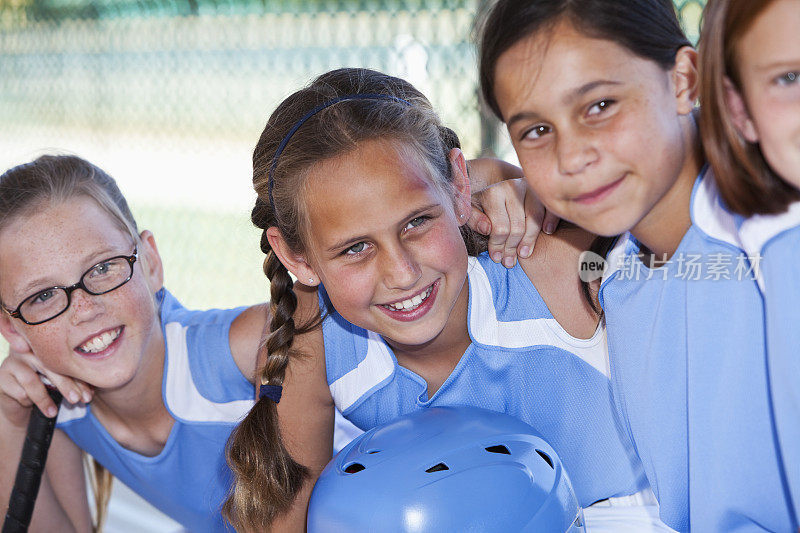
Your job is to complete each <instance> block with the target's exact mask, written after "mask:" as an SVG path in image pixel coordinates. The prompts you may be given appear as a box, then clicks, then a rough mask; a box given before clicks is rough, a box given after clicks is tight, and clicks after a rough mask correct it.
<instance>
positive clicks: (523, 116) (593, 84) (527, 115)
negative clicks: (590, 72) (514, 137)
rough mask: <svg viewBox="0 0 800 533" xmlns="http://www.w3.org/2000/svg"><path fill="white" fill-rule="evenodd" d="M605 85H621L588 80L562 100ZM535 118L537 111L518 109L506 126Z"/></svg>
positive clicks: (566, 100) (614, 82) (575, 97)
mask: <svg viewBox="0 0 800 533" xmlns="http://www.w3.org/2000/svg"><path fill="white" fill-rule="evenodd" d="M605 85H611V86H617V85H622V82H621V81H615V80H595V81H590V82H589V83H586V84H584V85H581V86H580V87H578V88H577V89H573V90H571V91H569V92H567V93H566V94H565V95H564V97H563V98H562V101H563V102H565V103H570V102H573V101H575V100H577V99H578V98H580V97H581V96H584V95H585V94H586V93H588V92H591V91H593V90H594V89H596V88H598V87H602V86H605ZM537 118H539V115H538V114H537V113H534V112H533V111H520V112H519V113H515V114H514V115H512V116H511V117H510V118H509V119H508V120H507V121H506V127H507V128H510V127H511V126H512V125H513V124H514V123H515V122H519V121H520V120H531V119H537Z"/></svg>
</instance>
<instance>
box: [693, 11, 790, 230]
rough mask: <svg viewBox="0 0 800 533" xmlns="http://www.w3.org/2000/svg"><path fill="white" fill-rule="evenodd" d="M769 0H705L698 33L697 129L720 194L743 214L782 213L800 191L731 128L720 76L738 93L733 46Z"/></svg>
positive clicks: (731, 119) (737, 71)
mask: <svg viewBox="0 0 800 533" xmlns="http://www.w3.org/2000/svg"><path fill="white" fill-rule="evenodd" d="M771 2H772V0H709V2H708V4H707V5H706V8H705V10H704V11H703V23H702V29H701V33H700V43H699V51H700V104H701V106H700V135H701V136H702V140H703V149H704V150H705V154H706V158H707V159H708V162H709V164H710V165H711V168H712V169H713V170H714V177H715V179H716V182H717V185H718V186H719V191H720V195H721V196H722V199H723V200H724V201H725V204H726V205H727V206H728V207H729V208H730V209H731V210H732V211H734V212H736V213H739V214H740V215H744V216H751V215H755V214H771V213H781V212H783V211H785V210H786V208H787V207H788V205H789V204H790V203H792V202H793V201H795V200H800V192H799V191H797V190H796V189H795V188H794V187H792V186H791V185H790V184H788V183H786V182H785V181H784V180H782V179H781V178H780V177H779V176H778V175H776V174H775V173H774V172H773V171H772V169H771V168H770V167H769V165H768V164H767V161H766V160H765V159H764V155H763V154H762V153H761V149H760V148H759V146H758V145H757V144H752V143H748V142H747V141H745V139H744V138H743V137H742V135H741V134H740V133H739V131H738V130H737V129H736V126H735V125H734V123H733V118H732V117H731V113H730V111H729V110H728V105H727V96H726V89H725V78H726V77H727V78H728V79H730V81H731V83H732V84H733V85H734V87H736V89H737V90H738V91H739V93H740V94H742V84H741V78H740V73H739V70H738V65H737V57H736V49H737V46H738V43H739V41H740V40H741V38H742V36H743V35H744V34H745V33H746V32H747V30H748V29H749V28H750V26H751V24H752V22H753V20H755V18H756V17H757V16H758V14H759V13H761V12H762V11H763V10H764V9H766V8H767V7H768V6H769V5H770V3H771Z"/></svg>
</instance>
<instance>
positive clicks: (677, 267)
mask: <svg viewBox="0 0 800 533" xmlns="http://www.w3.org/2000/svg"><path fill="white" fill-rule="evenodd" d="M691 216H692V225H691V227H690V228H689V230H688V231H687V232H686V234H685V235H684V237H683V239H682V240H681V242H680V245H679V246H678V249H677V250H676V252H675V254H674V255H673V256H672V257H671V258H670V261H669V262H668V263H667V264H666V265H664V266H662V267H660V268H655V269H649V268H647V267H645V266H644V264H642V262H641V261H640V259H639V256H638V254H639V251H640V245H639V243H638V242H637V241H636V240H635V239H633V238H632V237H631V236H630V235H626V236H624V237H623V238H621V239H620V242H619V243H618V244H617V246H616V247H615V248H614V250H613V251H612V252H611V254H610V255H609V258H608V260H609V267H610V270H609V271H608V272H607V273H606V276H605V278H604V280H603V283H602V286H601V292H600V298H601V303H602V305H603V307H604V309H605V313H606V321H607V328H608V345H609V353H610V356H611V373H612V382H613V385H614V395H615V398H616V400H617V401H618V403H619V406H620V411H621V413H622V415H623V419H624V421H625V423H626V426H627V430H628V431H629V432H630V435H631V437H632V439H633V442H634V444H635V446H636V450H637V452H638V454H639V457H640V458H641V460H642V463H643V464H644V468H645V470H646V472H647V476H648V478H649V480H650V484H651V485H652V487H653V490H654V492H655V494H656V496H657V498H658V500H659V503H660V505H661V517H662V519H663V520H664V522H666V523H667V524H668V525H670V526H671V527H673V528H675V529H677V530H680V531H688V530H689V529H691V530H692V531H699V532H706V531H712V532H713V531H725V532H728V531H763V530H770V531H790V530H791V516H790V512H789V506H788V504H787V500H786V492H785V490H784V486H783V481H782V479H783V471H782V468H781V462H780V457H779V455H778V453H777V451H776V442H775V439H774V425H773V417H772V408H771V401H770V397H769V392H768V391H769V388H768V376H767V368H766V354H765V332H764V320H763V305H762V298H761V294H760V292H759V290H758V285H757V283H756V281H755V273H754V272H753V270H752V266H753V265H752V264H751V261H750V259H749V258H748V256H747V254H746V253H745V252H744V251H743V250H742V248H741V245H740V241H739V237H738V232H737V228H736V220H735V218H734V216H733V215H731V214H730V213H729V212H728V211H727V210H725V209H724V208H723V206H722V205H721V203H720V200H719V195H718V193H717V190H716V186H715V184H714V180H713V178H712V177H711V176H706V177H705V178H704V177H703V176H702V175H701V176H700V177H699V178H698V180H697V182H696V183H695V186H694V190H693V192H692V205H691Z"/></svg>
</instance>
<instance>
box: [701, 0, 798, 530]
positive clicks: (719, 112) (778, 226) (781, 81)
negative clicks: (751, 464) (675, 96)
mask: <svg viewBox="0 0 800 533" xmlns="http://www.w3.org/2000/svg"><path fill="white" fill-rule="evenodd" d="M700 102H701V104H702V108H701V117H702V120H701V122H700V133H701V135H702V137H703V146H704V148H705V152H706V154H707V157H708V160H709V163H710V164H711V167H712V168H713V169H714V173H715V174H716V175H717V176H718V178H717V183H718V185H719V190H720V196H721V197H722V199H723V200H724V201H725V203H726V205H728V206H729V207H730V209H731V211H733V212H735V213H737V214H738V215H740V217H737V224H738V226H739V237H740V239H741V241H742V245H743V246H744V248H745V250H747V252H748V254H749V255H750V256H751V257H752V258H753V261H754V262H755V261H758V262H759V263H758V264H759V268H760V274H761V276H760V279H759V286H760V288H761V290H762V292H763V294H764V302H765V305H764V310H765V317H766V333H767V363H768V369H769V386H770V393H771V397H772V404H773V410H774V418H775V432H776V436H777V439H778V442H779V444H780V452H781V459H782V461H783V470H784V472H785V475H786V480H785V482H786V485H787V488H788V493H789V494H790V496H791V502H792V507H793V509H794V527H795V528H797V527H800V526H799V524H798V519H799V518H800V386H798V383H800V327H798V324H800V313H798V309H800V306H798V301H800V276H798V275H797V268H796V264H797V259H798V250H800V202H799V201H798V200H800V192H798V189H800V2H797V1H796V0H710V1H709V3H708V4H707V5H706V8H705V11H704V15H703V26H702V32H701V37H700ZM745 217H746V218H745Z"/></svg>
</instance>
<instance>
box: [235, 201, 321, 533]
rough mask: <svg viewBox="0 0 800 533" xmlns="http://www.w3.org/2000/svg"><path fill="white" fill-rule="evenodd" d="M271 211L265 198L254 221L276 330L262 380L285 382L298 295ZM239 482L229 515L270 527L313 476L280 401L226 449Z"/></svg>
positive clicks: (243, 427) (244, 426)
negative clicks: (294, 451) (294, 449)
mask: <svg viewBox="0 0 800 533" xmlns="http://www.w3.org/2000/svg"><path fill="white" fill-rule="evenodd" d="M270 211H271V210H270V209H269V205H268V204H266V203H265V202H264V201H262V200H260V199H259V200H258V201H257V202H256V206H255V208H254V209H253V213H252V217H251V218H252V220H253V223H254V224H255V225H256V226H257V227H260V228H262V230H263V231H262V235H261V250H262V251H263V252H264V253H265V254H266V258H265V259H264V273H265V274H266V276H267V278H269V280H270V294H271V298H270V310H271V317H272V318H271V320H270V324H269V331H270V332H271V333H270V334H269V336H268V337H267V339H266V342H265V343H264V345H263V346H262V348H261V349H262V350H263V349H266V351H267V354H268V355H267V359H266V362H265V363H264V366H263V368H262V369H261V371H260V375H259V379H260V382H259V383H260V384H262V385H267V384H269V385H278V386H282V385H283V380H284V377H285V374H286V367H287V365H288V364H289V359H290V356H291V353H292V350H291V348H292V343H293V341H294V337H295V335H296V334H297V333H302V332H303V331H307V330H308V329H309V328H308V326H306V327H305V328H302V330H301V331H298V330H297V329H296V328H295V322H294V313H295V311H296V309H297V296H296V295H295V294H294V291H293V290H292V287H293V282H292V278H291V277H290V276H289V272H288V271H287V270H286V267H284V266H283V264H282V263H281V262H280V261H279V260H278V257H277V255H276V254H275V252H274V251H273V250H272V248H271V247H270V244H269V241H268V240H267V228H268V227H269V226H270V225H271V224H269V222H271V220H270V218H271V217H270V215H271V212H270ZM226 455H227V459H228V464H229V465H230V467H231V469H232V470H233V473H234V483H233V487H232V490H231V493H230V495H229V496H228V499H227V500H226V501H225V504H224V505H223V509H222V512H223V515H224V516H225V517H226V518H227V519H228V520H229V521H230V522H231V523H232V524H233V526H234V527H235V528H236V529H237V530H239V531H242V530H246V531H264V530H267V529H268V528H269V524H270V523H271V522H272V521H273V520H274V518H275V517H276V516H277V515H279V514H281V513H283V512H286V511H287V510H288V509H289V508H290V507H291V504H292V502H293V501H294V498H295V496H296V495H297V493H298V492H299V491H300V489H301V488H302V486H303V481H304V480H305V479H306V478H307V477H308V475H309V473H308V469H307V468H306V467H304V466H303V465H301V464H299V463H297V462H296V461H295V460H294V459H293V458H292V456H291V455H290V454H289V452H288V451H287V450H286V447H285V445H284V443H283V439H282V438H281V432H280V426H279V421H278V412H277V404H276V403H275V402H273V401H271V400H269V399H266V398H265V399H260V400H258V401H257V402H256V404H255V406H254V407H253V408H252V409H251V410H250V412H249V413H248V414H247V416H246V417H245V418H244V420H242V422H241V423H240V424H239V426H238V427H237V428H236V429H235V430H234V432H233V433H232V434H231V437H230V439H229V441H228V446H227V449H226Z"/></svg>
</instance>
